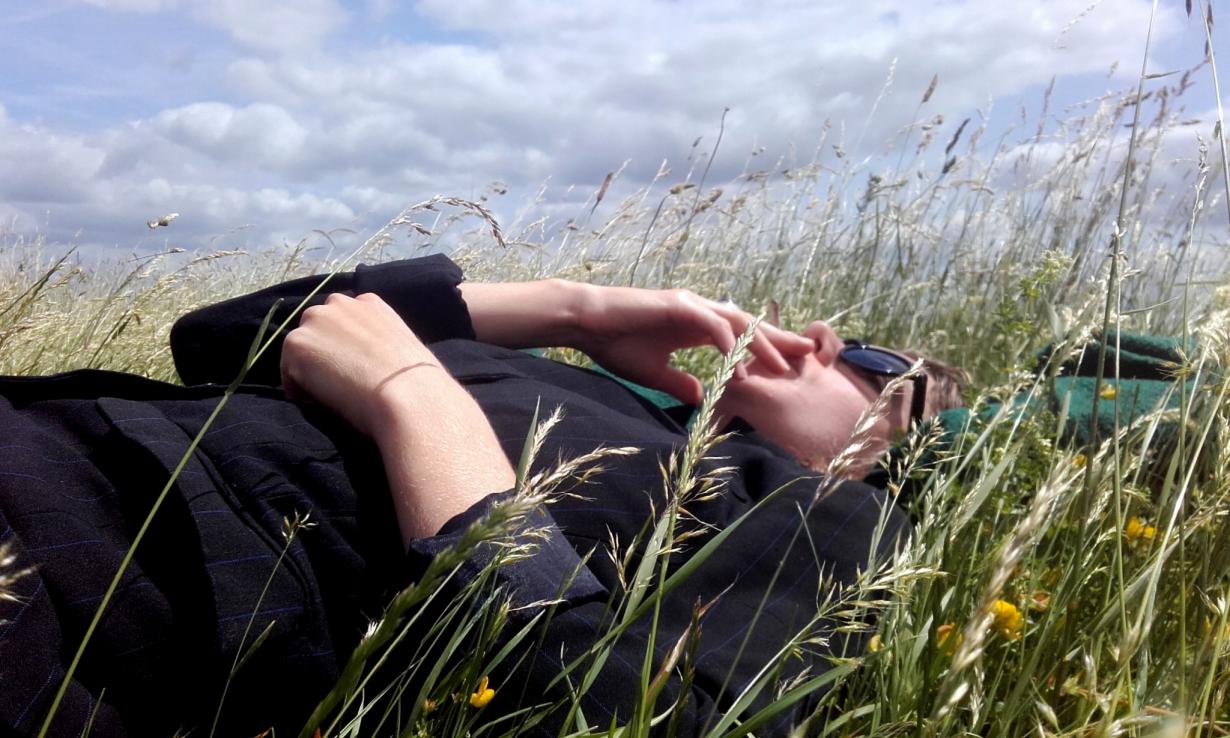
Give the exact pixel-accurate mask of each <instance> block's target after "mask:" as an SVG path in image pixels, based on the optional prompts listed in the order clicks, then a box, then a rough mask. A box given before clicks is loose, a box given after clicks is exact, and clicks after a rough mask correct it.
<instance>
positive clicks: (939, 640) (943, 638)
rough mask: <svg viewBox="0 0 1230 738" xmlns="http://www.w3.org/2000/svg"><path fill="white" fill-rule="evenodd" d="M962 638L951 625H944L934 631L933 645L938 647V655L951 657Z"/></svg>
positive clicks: (955, 627)
mask: <svg viewBox="0 0 1230 738" xmlns="http://www.w3.org/2000/svg"><path fill="white" fill-rule="evenodd" d="M962 640H964V637H963V636H962V635H961V632H960V631H958V630H957V626H955V625H953V624H952V623H944V624H943V625H941V626H940V627H938V628H936V629H935V644H936V645H937V646H939V647H940V653H942V654H944V655H945V656H951V655H953V654H954V653H956V652H957V649H958V648H960V646H961V642H962Z"/></svg>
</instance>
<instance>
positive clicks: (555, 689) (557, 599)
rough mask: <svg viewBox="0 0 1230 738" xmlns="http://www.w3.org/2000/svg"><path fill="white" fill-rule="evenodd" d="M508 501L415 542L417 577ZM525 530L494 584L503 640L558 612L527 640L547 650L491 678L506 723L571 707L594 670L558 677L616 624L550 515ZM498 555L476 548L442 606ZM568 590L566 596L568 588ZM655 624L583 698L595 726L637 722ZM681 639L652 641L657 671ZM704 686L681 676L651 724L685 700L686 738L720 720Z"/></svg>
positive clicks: (619, 644) (627, 640)
mask: <svg viewBox="0 0 1230 738" xmlns="http://www.w3.org/2000/svg"><path fill="white" fill-rule="evenodd" d="M511 494H512V493H511V492H507V493H503V494H498V495H490V496H488V497H487V498H486V499H484V500H483V501H481V502H479V503H477V504H476V505H475V506H473V507H471V508H470V509H469V510H467V511H466V512H463V513H461V514H460V515H458V516H457V517H455V518H453V519H452V520H451V521H449V522H448V523H446V524H445V526H444V528H443V529H441V531H440V533H438V534H437V535H435V536H432V537H430V538H423V539H418V540H415V541H412V542H411V543H410V548H409V551H408V559H409V563H410V569H411V571H419V572H421V571H423V570H424V569H425V568H426V564H427V562H428V561H430V559H431V558H432V557H434V556H436V555H438V554H440V553H441V552H443V551H444V550H445V549H447V548H449V547H450V546H453V545H455V544H456V543H457V542H458V540H459V539H460V538H461V536H462V534H463V533H464V531H465V529H466V527H468V525H470V524H472V523H474V522H477V521H478V520H479V519H480V518H481V517H482V516H483V515H484V514H485V513H486V512H487V511H488V510H489V509H490V508H491V506H492V505H493V504H495V503H496V502H497V501H499V500H501V499H505V498H507V497H508V496H510V495H511ZM524 529H528V530H533V531H534V533H533V534H531V535H532V539H533V544H534V545H535V553H534V554H533V555H532V556H529V557H527V558H524V559H519V560H515V561H513V562H511V563H504V564H501V565H500V566H499V567H498V569H497V570H496V575H495V576H496V579H495V585H496V586H498V587H501V588H503V589H504V590H505V591H506V592H507V593H508V596H509V606H510V609H511V613H510V623H509V625H507V626H506V627H505V629H504V634H505V635H508V634H510V633H512V632H515V631H516V630H517V629H518V628H519V626H520V625H522V624H524V622H525V621H527V620H528V619H529V618H531V617H533V616H534V615H536V614H538V613H540V612H541V611H542V610H543V608H544V606H545V605H544V603H548V602H554V603H555V604H554V605H551V606H550V613H549V614H550V617H549V618H547V619H546V620H545V622H544V624H545V628H543V629H542V630H541V631H539V632H537V633H536V634H535V635H531V636H530V638H531V639H539V638H540V639H541V640H539V641H537V642H536V643H535V647H534V648H533V650H532V652H531V653H530V654H529V655H528V658H525V659H524V660H522V661H520V662H519V663H517V665H516V666H515V667H514V668H513V670H512V671H509V670H507V669H504V670H502V671H497V672H496V673H495V674H493V675H492V683H493V684H494V685H496V686H497V687H498V689H497V690H496V698H495V702H494V703H493V705H492V706H491V709H492V710H493V711H495V712H497V713H500V714H507V713H511V712H513V711H515V710H517V709H519V708H522V707H525V706H526V705H531V704H536V703H542V702H543V701H544V700H545V701H557V700H564V701H565V704H566V702H567V700H568V698H569V683H571V684H573V685H575V684H576V683H577V681H578V680H580V679H581V677H582V675H583V674H584V673H585V671H586V669H587V668H588V665H589V660H588V659H585V660H583V661H582V662H581V663H580V665H579V666H578V667H577V670H575V671H573V672H572V673H570V674H569V675H568V676H567V678H562V677H561V673H562V672H563V671H564V670H565V669H566V668H567V667H569V666H570V665H571V664H573V662H574V661H576V660H577V659H583V658H584V657H585V655H586V651H587V650H589V649H590V648H591V647H592V646H593V645H594V644H596V643H597V642H598V641H599V639H601V638H602V637H603V636H604V635H605V634H606V633H607V632H608V631H609V629H610V622H611V616H612V613H611V600H612V598H611V592H610V591H609V590H608V589H607V588H606V587H605V586H603V585H602V583H601V582H599V581H598V579H597V577H595V576H594V574H593V573H592V572H591V571H590V570H589V569H588V568H587V567H586V566H585V564H584V562H583V560H582V559H581V557H580V556H579V555H578V554H577V552H576V550H575V549H574V548H573V547H572V545H571V544H570V543H569V541H568V540H567V539H566V538H565V537H564V534H563V533H562V532H561V531H560V529H559V527H558V526H557V525H556V524H555V522H554V521H553V519H552V517H551V515H550V513H549V512H547V511H546V510H545V509H542V508H539V509H538V510H537V511H536V512H535V513H534V514H533V516H531V518H530V519H529V520H528V521H527V522H526V523H525V525H524ZM496 550H497V549H496V547H495V546H494V545H480V546H479V547H478V548H477V550H476V551H475V552H474V553H473V554H472V555H471V556H470V557H469V558H468V559H466V561H465V562H463V563H462V564H461V567H460V571H459V572H458V576H454V577H452V578H450V579H449V580H448V581H447V582H445V584H444V585H443V586H444V588H445V593H446V595H450V596H449V597H446V598H445V599H446V601H448V600H451V599H453V598H455V597H457V596H460V594H461V589H462V588H463V587H464V586H465V584H466V583H467V582H470V581H473V579H474V578H475V577H477V576H478V575H479V572H480V571H481V570H482V569H483V568H484V567H486V566H489V565H491V563H492V559H493V557H494V556H495V555H496ZM599 555H601V554H599ZM565 582H567V583H568V587H567V588H564V587H563V584H564V583H565ZM650 620H651V618H650V617H649V616H645V617H641V618H640V619H638V620H637V621H635V622H634V623H633V624H632V625H631V626H630V627H629V628H628V630H626V631H625V632H624V633H623V634H622V635H621V636H620V637H619V638H618V639H617V640H616V641H615V643H614V645H613V647H612V650H611V653H610V655H609V656H608V657H607V658H606V660H605V663H604V664H603V666H602V668H601V670H600V671H599V673H598V675H597V677H596V679H595V680H594V682H593V683H592V685H591V686H590V688H589V690H588V691H587V692H586V693H585V694H584V695H583V696H582V698H581V702H580V707H581V710H582V712H583V714H584V715H585V717H586V719H587V720H588V721H589V722H590V723H591V724H596V725H602V726H607V725H610V724H611V723H612V721H614V722H616V723H617V724H621V725H622V724H626V723H627V722H628V721H629V720H630V719H631V717H632V713H633V710H634V709H635V695H636V693H637V686H636V685H638V684H639V683H640V679H641V666H642V663H643V661H644V659H645V650H646V648H648V646H649V644H650V643H651V634H650V629H651V624H650V622H649V621H650ZM540 627H541V626H540ZM678 635H679V634H678V633H669V634H664V633H661V632H660V633H658V634H657V637H656V640H653V641H652V642H653V643H654V654H653V658H652V663H653V668H654V669H655V670H656V669H657V668H659V667H660V666H661V665H662V664H663V663H664V662H665V661H666V660H667V659H668V658H669V653H668V652H669V651H670V649H671V647H672V646H673V645H674V644H675V641H676V640H677V636H678ZM513 661H516V659H513ZM699 681H700V680H697V682H693V683H691V684H688V685H686V686H685V685H684V684H683V683H682V680H681V679H680V678H679V675H678V670H676V672H675V676H674V677H673V678H671V679H669V680H668V681H667V683H666V684H665V685H664V688H663V690H662V692H661V693H660V694H659V696H658V700H657V703H656V705H655V714H656V713H660V712H662V711H663V710H664V709H665V708H666V707H667V706H669V705H672V704H675V703H677V702H679V701H680V692H681V690H685V689H686V690H687V692H688V694H687V696H686V698H685V699H683V700H682V708H681V714H680V715H679V717H678V720H679V732H680V734H681V735H691V734H699V732H700V729H701V726H702V724H703V723H705V722H706V721H707V720H708V719H710V718H711V717H712V718H713V719H715V720H716V714H717V704H718V702H717V699H716V695H715V694H714V693H713V692H714V691H715V690H714V687H715V686H716V685H709V684H702V683H698V682H699ZM565 711H566V708H565V709H563V710H556V711H554V712H552V713H551V714H550V715H549V716H548V717H547V718H546V720H545V721H543V722H542V723H539V724H538V726H536V728H535V730H534V731H532V735H535V736H548V735H556V734H558V732H559V728H560V727H561V723H562V721H563V717H564V713H565ZM787 725H788V723H787Z"/></svg>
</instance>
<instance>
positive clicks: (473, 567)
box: [407, 490, 608, 619]
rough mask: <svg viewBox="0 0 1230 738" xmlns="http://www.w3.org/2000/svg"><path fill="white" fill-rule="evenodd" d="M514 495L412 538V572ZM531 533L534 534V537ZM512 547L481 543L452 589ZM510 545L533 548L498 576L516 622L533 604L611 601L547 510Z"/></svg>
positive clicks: (491, 499)
mask: <svg viewBox="0 0 1230 738" xmlns="http://www.w3.org/2000/svg"><path fill="white" fill-rule="evenodd" d="M513 495H514V492H513V491H512V490H509V491H507V492H501V493H499V494H493V495H488V496H487V497H485V498H483V499H482V500H480V501H479V502H477V503H475V504H474V505H472V506H471V507H470V508H469V509H467V510H466V511H465V512H462V513H460V514H458V515H456V516H454V517H453V518H452V519H450V520H449V521H448V522H447V523H445V524H444V527H442V528H441V529H440V532H439V533H437V534H436V535H434V536H430V537H428V538H418V539H415V540H412V541H411V542H410V546H409V550H408V551H407V559H408V562H409V564H410V569H411V571H414V572H422V571H424V570H425V569H426V568H427V564H428V563H430V561H431V560H432V559H433V558H435V557H436V556H437V555H438V554H440V553H442V552H443V551H445V550H446V549H448V548H450V547H452V546H455V545H456V544H457V542H458V541H459V540H460V539H461V537H462V535H463V534H464V533H465V531H466V529H467V528H469V526H470V525H472V524H474V523H476V522H478V521H479V520H481V519H482V518H483V517H484V516H486V515H487V513H488V512H489V511H490V510H491V508H492V507H493V506H494V505H496V504H497V503H500V502H503V501H505V500H508V499H511V498H512V496H513ZM530 531H533V534H532V535H531V534H530ZM507 543H508V542H507V541H501V542H499V543H498V544H497V543H492V542H487V543H483V544H480V545H479V546H478V547H477V548H476V549H475V550H474V552H473V553H472V554H471V555H470V557H469V558H468V559H466V560H465V561H464V562H463V563H462V564H461V568H460V571H459V572H458V574H459V575H460V576H458V577H455V578H454V584H453V585H452V586H456V587H459V586H461V585H463V584H465V583H466V582H469V581H472V580H473V579H475V578H476V577H478V575H479V573H480V572H482V571H483V570H484V569H485V568H486V567H488V566H490V565H491V562H492V560H493V559H494V558H495V557H496V555H497V554H498V552H499V551H500V550H502V549H504V548H505V547H506V545H507ZM511 543H512V544H513V545H520V544H527V545H530V546H532V547H533V553H532V554H531V555H529V556H526V557H525V558H521V559H518V560H515V561H511V562H509V563H506V564H503V565H502V566H500V567H499V570H498V572H497V574H496V583H497V584H498V585H501V586H504V587H506V588H507V590H508V592H509V595H510V597H511V602H510V605H511V607H512V616H513V617H514V618H515V619H528V618H529V617H531V616H532V615H533V614H534V613H533V611H527V609H526V608H528V606H530V605H532V604H534V603H543V602H553V601H556V600H563V601H564V602H565V603H566V604H567V605H568V606H570V607H571V606H575V605H578V604H581V603H583V602H589V601H605V599H606V598H607V595H608V592H607V590H606V588H605V587H604V586H602V584H601V583H600V582H599V581H598V579H597V578H596V577H595V576H594V575H593V573H592V572H590V570H589V569H588V568H587V567H586V566H585V565H584V564H583V562H582V561H581V557H580V556H579V555H577V552H576V550H575V549H574V548H573V547H572V544H570V543H569V542H568V539H567V538H565V537H564V534H563V533H562V532H561V531H560V529H559V526H557V525H556V524H555V520H554V519H553V518H552V517H551V514H550V513H549V512H547V511H546V510H545V509H544V508H543V507H539V508H538V509H537V510H535V511H534V512H533V513H532V514H531V515H530V516H529V517H528V518H527V519H526V520H525V521H524V522H523V523H522V524H521V526H520V529H519V530H518V531H516V532H515V533H514V534H513V535H512V536H511ZM565 583H567V585H568V586H567V587H565V586H564V585H565Z"/></svg>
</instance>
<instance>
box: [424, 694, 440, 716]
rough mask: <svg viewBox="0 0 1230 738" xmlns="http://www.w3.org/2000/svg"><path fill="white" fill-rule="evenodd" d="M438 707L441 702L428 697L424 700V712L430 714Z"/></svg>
mask: <svg viewBox="0 0 1230 738" xmlns="http://www.w3.org/2000/svg"><path fill="white" fill-rule="evenodd" d="M437 707H439V703H437V702H436V701H435V700H433V699H432V698H430V697H428V698H426V699H424V700H423V714H424V715H430V714H431V713H433V712H435V711H436V708H437Z"/></svg>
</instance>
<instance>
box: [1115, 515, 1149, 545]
mask: <svg viewBox="0 0 1230 738" xmlns="http://www.w3.org/2000/svg"><path fill="white" fill-rule="evenodd" d="M1123 537H1124V538H1126V539H1128V543H1131V544H1137V543H1140V542H1142V541H1143V542H1145V543H1152V542H1153V539H1154V538H1156V537H1157V528H1154V527H1153V526H1152V525H1149V524H1148V523H1146V522H1145V521H1144V520H1142V519H1141V518H1138V517H1133V518H1132V519H1131V520H1129V521H1127V525H1125V526H1123Z"/></svg>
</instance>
